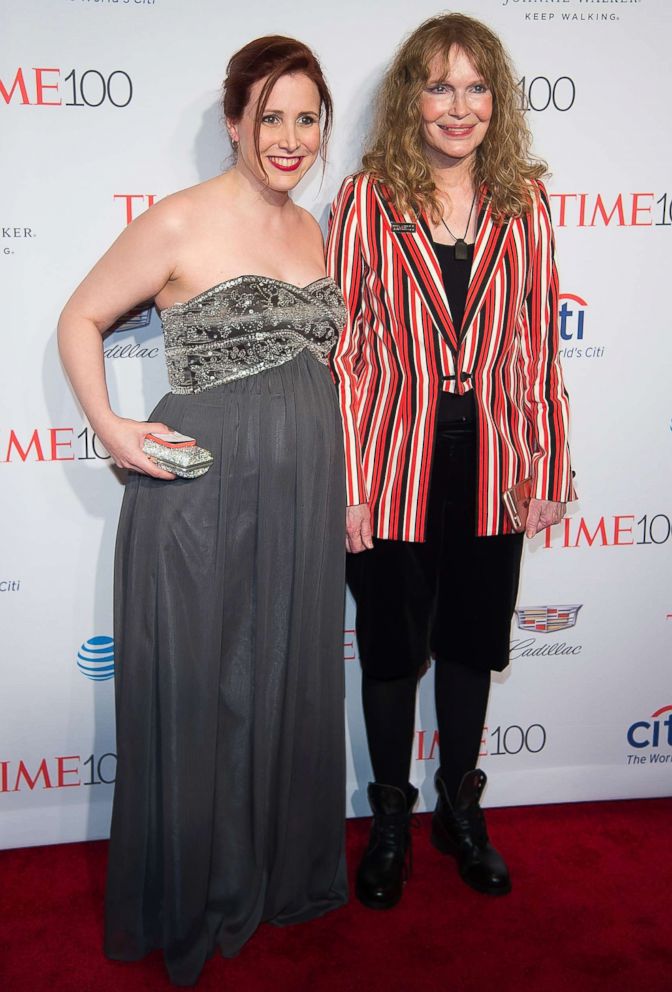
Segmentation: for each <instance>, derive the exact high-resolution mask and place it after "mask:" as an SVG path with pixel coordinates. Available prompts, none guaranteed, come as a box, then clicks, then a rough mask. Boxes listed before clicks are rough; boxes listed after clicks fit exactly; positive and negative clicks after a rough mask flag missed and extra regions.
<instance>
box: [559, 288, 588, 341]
mask: <svg viewBox="0 0 672 992" xmlns="http://www.w3.org/2000/svg"><path fill="white" fill-rule="evenodd" d="M559 299H560V300H561V303H560V310H559V313H558V316H559V319H560V337H561V338H562V340H563V341H583V329H584V323H585V319H586V307H587V306H588V304H587V303H586V301H585V300H583V299H582V298H581V297H580V296H576V295H575V294H574V293H561V294H560V297H559Z"/></svg>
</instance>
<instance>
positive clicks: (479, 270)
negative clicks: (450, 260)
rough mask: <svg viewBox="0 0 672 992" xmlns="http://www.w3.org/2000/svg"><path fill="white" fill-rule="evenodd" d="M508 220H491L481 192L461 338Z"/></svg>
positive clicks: (484, 288)
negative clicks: (501, 221)
mask: <svg viewBox="0 0 672 992" xmlns="http://www.w3.org/2000/svg"><path fill="white" fill-rule="evenodd" d="M509 226H510V221H508V220H507V221H504V223H502V224H498V223H496V222H495V220H494V218H493V216H492V210H491V207H490V203H489V202H488V200H487V199H486V197H485V196H483V197H482V198H481V202H480V204H479V210H478V225H477V228H476V244H475V247H474V261H473V264H472V267H471V277H470V279H469V289H468V291H467V299H466V303H465V306H464V320H463V321H462V332H461V334H460V338H461V339H463V338H464V337H465V336H466V335H467V334H468V332H469V330H470V328H471V325H472V323H473V321H474V319H475V317H476V315H477V314H478V310H479V307H480V305H481V303H482V302H483V297H484V296H485V293H486V291H487V289H488V286H489V284H490V280H491V279H492V276H493V275H494V273H495V270H496V269H497V265H498V264H499V260H500V258H501V255H502V251H503V250H504V245H505V243H506V238H507V235H508V233H509Z"/></svg>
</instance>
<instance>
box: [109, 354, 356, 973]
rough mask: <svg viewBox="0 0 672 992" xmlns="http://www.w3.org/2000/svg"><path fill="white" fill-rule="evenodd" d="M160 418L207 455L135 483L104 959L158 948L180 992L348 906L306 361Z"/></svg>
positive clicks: (321, 445)
mask: <svg viewBox="0 0 672 992" xmlns="http://www.w3.org/2000/svg"><path fill="white" fill-rule="evenodd" d="M151 419H152V420H161V421H163V422H164V423H166V424H167V425H169V426H170V427H171V428H172V429H174V430H178V431H182V432H183V433H185V434H191V435H192V436H194V437H196V439H197V441H198V442H199V443H200V444H202V445H203V446H205V447H206V448H209V449H210V450H211V451H212V452H213V454H214V456H215V464H214V465H213V467H212V468H211V469H210V471H209V472H208V473H207V474H206V475H204V476H202V477H201V478H199V479H193V480H183V479H175V480H174V481H171V482H165V481H161V480H157V479H152V478H149V477H148V476H141V475H132V476H131V477H130V478H129V482H128V484H127V487H126V493H125V496H124V501H123V507H122V511H121V518H120V521H119V531H118V536H117V549H116V563H115V643H116V661H117V680H116V694H117V696H116V700H117V749H118V772H117V783H116V788H115V795H114V808H113V816H112V831H111V840H110V855H109V871H108V884H107V894H106V926H105V951H106V953H107V955H108V956H109V957H112V958H116V959H121V960H135V959H137V958H139V957H142V956H143V955H144V954H146V953H147V952H148V951H150V950H152V949H153V948H162V949H163V951H164V956H165V960H166V964H167V968H168V972H169V975H170V978H171V980H172V981H173V982H174V983H175V984H178V985H190V984H193V983H194V982H195V981H196V979H197V978H198V975H199V973H200V971H201V969H202V967H203V964H204V962H205V960H206V958H207V957H208V955H210V954H211V953H212V952H213V951H214V950H215V949H216V948H217V947H219V948H220V949H221V951H222V953H223V954H224V955H226V956H231V955H234V954H236V952H237V951H238V950H239V949H240V948H241V946H242V945H243V944H244V943H245V941H246V940H247V939H248V938H249V937H250V935H251V934H252V933H253V931H254V930H255V929H256V927H257V926H258V925H259V923H260V922H262V921H270V922H273V923H276V924H287V923H295V922H299V921H303V920H308V919H310V918H311V917H315V916H320V915H321V914H323V913H325V912H327V911H328V910H330V909H334V908H335V907H337V906H340V905H341V904H343V903H344V902H345V900H346V898H347V889H346V879H345V863H344V815H345V809H344V804H345V754H344V713H343V694H344V675H343V601H344V558H345V553H344V520H345V506H344V502H345V497H344V493H345V488H344V469H343V442H342V434H341V427H340V419H339V415H338V409H337V402H336V394H335V390H334V386H333V383H332V381H331V378H330V375H329V372H328V370H327V369H326V368H325V367H324V366H323V365H321V364H320V363H319V362H317V361H316V360H315V359H314V358H313V357H312V356H310V355H309V354H308V353H307V352H303V353H302V354H301V355H299V356H298V357H297V358H295V359H293V360H292V361H291V362H288V363H287V364H285V365H282V366H280V367H278V368H276V369H274V370H271V371H268V372H262V373H260V374H258V375H254V376H249V377H247V378H244V379H240V380H238V381H236V382H232V383H228V384H226V385H223V386H219V387H215V388H213V389H209V390H206V391H205V392H202V393H199V394H197V395H190V396H177V395H172V394H169V395H167V396H165V397H164V398H163V399H162V400H161V401H160V403H159V404H158V406H157V407H156V409H155V410H154V411H153V413H152V414H151Z"/></svg>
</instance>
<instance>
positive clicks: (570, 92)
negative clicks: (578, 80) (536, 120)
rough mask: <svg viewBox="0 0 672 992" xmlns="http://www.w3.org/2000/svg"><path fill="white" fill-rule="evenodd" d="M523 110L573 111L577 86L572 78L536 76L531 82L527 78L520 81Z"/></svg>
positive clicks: (519, 87)
mask: <svg viewBox="0 0 672 992" xmlns="http://www.w3.org/2000/svg"><path fill="white" fill-rule="evenodd" d="M518 89H519V90H520V106H521V110H536V111H538V112H541V111H542V110H548V109H549V108H550V107H552V108H553V109H554V110H559V111H560V113H565V111H567V110H571V109H572V107H573V106H574V101H575V100H576V86H575V85H574V80H573V79H572V78H571V77H570V76H558V78H557V79H554V80H553V79H549V78H548V77H547V76H534V78H533V79H531V80H530V81H529V82H528V80H527V76H523V78H522V79H519V80H518Z"/></svg>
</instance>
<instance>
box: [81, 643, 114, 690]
mask: <svg viewBox="0 0 672 992" xmlns="http://www.w3.org/2000/svg"><path fill="white" fill-rule="evenodd" d="M77 668H78V669H79V670H80V672H81V673H82V675H85V676H86V677H87V679H91V680H92V681H93V682H106V681H107V680H108V679H111V678H113V676H114V640H113V639H112V638H111V637H108V636H107V635H100V634H99V635H97V636H96V637H90V638H89V639H88V641H84V643H83V644H82V646H81V648H80V649H79V651H78V652H77Z"/></svg>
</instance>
